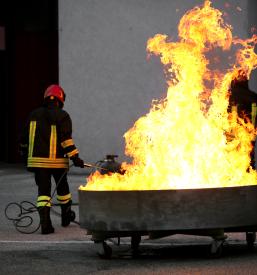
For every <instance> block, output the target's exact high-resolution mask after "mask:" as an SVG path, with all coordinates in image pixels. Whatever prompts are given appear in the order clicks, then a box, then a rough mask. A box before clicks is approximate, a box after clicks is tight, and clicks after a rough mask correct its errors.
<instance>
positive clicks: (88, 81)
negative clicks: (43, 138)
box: [59, 0, 249, 162]
mask: <svg viewBox="0 0 257 275" xmlns="http://www.w3.org/2000/svg"><path fill="white" fill-rule="evenodd" d="M213 2H214V3H215V4H213V6H215V7H217V8H222V9H223V10H225V8H224V3H225V2H227V0H224V1H221V0H215V1H213ZM230 2H233V4H231V5H232V6H231V7H230V8H229V9H226V10H227V12H228V13H229V16H230V17H229V21H228V22H229V23H230V24H232V25H233V27H234V34H235V35H238V36H241V37H243V38H246V37H247V36H248V35H249V32H248V13H247V8H248V1H244V0H233V1H230ZM202 3H203V1H196V0H190V1H189V0H179V1H178V0H175V1H171V0H108V1H105V0H74V1H70V0H59V28H60V31H59V55H60V56H59V60H60V68H59V69H60V84H61V85H62V86H63V88H64V89H65V91H66V93H67V102H66V105H65V109H66V110H67V111H68V112H69V113H70V115H71V117H72V119H73V138H74V140H75V142H76V144H77V146H78V148H79V149H80V152H81V153H80V155H81V157H82V158H84V160H85V161H88V162H95V161H97V160H99V159H102V158H103V157H104V156H105V154H111V153H115V154H118V155H119V156H120V160H125V159H126V158H125V156H124V139H123V134H124V133H125V132H126V131H127V130H128V129H129V128H130V127H131V126H132V125H133V124H134V122H135V121H136V120H137V119H138V118H139V117H140V116H142V115H144V114H146V113H147V112H148V110H149V108H150V105H151V101H152V99H160V98H162V97H164V96H165V93H166V84H165V79H164V76H163V72H162V66H161V65H160V62H159V59H158V58H155V57H151V58H150V59H147V53H146V50H145V48H146V43H147V40H148V38H150V37H153V36H154V35H155V34H157V33H163V34H168V35H169V36H171V37H173V40H174V41H175V40H176V35H177V25H178V22H179V20H180V18H181V17H182V15H183V14H184V13H185V11H187V10H188V9H191V8H192V7H194V6H195V5H198V4H202ZM237 6H240V7H241V9H242V11H238V10H237V9H236V7H237Z"/></svg>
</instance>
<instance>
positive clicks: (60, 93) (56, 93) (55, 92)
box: [44, 84, 66, 103]
mask: <svg viewBox="0 0 257 275" xmlns="http://www.w3.org/2000/svg"><path fill="white" fill-rule="evenodd" d="M51 96H53V97H55V98H57V99H58V100H60V101H61V102H62V103H64V101H65V97H66V95H65V93H64V90H63V89H62V88H61V87H60V86H59V85H56V84H53V85H50V86H49V87H48V88H47V89H46V91H45V94H44V98H45V99H46V98H48V97H51Z"/></svg>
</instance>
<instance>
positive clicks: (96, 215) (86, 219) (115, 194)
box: [79, 186, 257, 233]
mask: <svg viewBox="0 0 257 275" xmlns="http://www.w3.org/2000/svg"><path fill="white" fill-rule="evenodd" d="M79 220H80V226H81V227H82V228H85V229H87V230H88V231H92V232H98V231H105V232H120V233H122V232H133V231H141V232H143V231H145V232H151V231H187V230H192V231H193V230H206V229H208V230H209V229H224V231H227V232H229V231H238V232H240V231H245V230H246V229H247V228H249V229H255V227H257V186H243V187H228V188H208V189H186V190H158V191H156V190H154V191H83V190H79Z"/></svg>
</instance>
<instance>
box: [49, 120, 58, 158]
mask: <svg viewBox="0 0 257 275" xmlns="http://www.w3.org/2000/svg"><path fill="white" fill-rule="evenodd" d="M56 138H57V134H56V125H51V136H50V149H49V157H50V159H55V158H56Z"/></svg>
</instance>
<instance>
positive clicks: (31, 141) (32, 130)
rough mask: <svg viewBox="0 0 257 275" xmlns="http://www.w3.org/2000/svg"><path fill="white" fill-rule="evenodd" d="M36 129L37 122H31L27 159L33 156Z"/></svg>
mask: <svg viewBox="0 0 257 275" xmlns="http://www.w3.org/2000/svg"><path fill="white" fill-rule="evenodd" d="M36 127H37V122H36V121H31V122H30V125H29V152H28V156H29V157H32V154H33V149H34V140H35V133H36Z"/></svg>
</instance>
